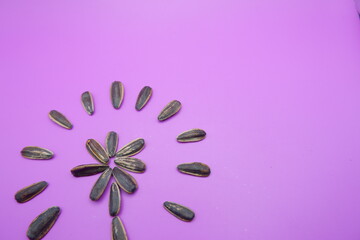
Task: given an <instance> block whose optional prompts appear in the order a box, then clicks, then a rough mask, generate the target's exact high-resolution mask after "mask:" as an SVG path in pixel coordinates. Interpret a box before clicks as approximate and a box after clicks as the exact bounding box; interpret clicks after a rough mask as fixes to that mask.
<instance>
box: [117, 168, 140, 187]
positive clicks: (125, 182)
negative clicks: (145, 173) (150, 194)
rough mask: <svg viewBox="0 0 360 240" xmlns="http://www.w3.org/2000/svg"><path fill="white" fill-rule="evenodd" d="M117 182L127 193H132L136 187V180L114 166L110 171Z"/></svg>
mask: <svg viewBox="0 0 360 240" xmlns="http://www.w3.org/2000/svg"><path fill="white" fill-rule="evenodd" d="M112 174H113V176H114V178H115V180H116V182H117V184H118V185H119V187H121V188H122V189H123V190H124V191H125V192H127V193H134V192H135V191H136V189H137V187H138V186H137V182H136V180H135V179H134V178H133V177H132V176H131V175H130V174H128V173H127V172H124V171H123V170H121V169H120V168H117V167H114V170H113V172H112Z"/></svg>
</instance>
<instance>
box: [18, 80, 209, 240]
mask: <svg viewBox="0 0 360 240" xmlns="http://www.w3.org/2000/svg"><path fill="white" fill-rule="evenodd" d="M151 96H152V89H151V87H148V86H145V87H144V88H143V89H142V90H141V91H140V93H139V96H138V98H137V101H136V104H135V109H136V110H137V111H140V110H141V109H143V108H144V107H145V105H146V104H147V103H148V101H149V99H150V98H151ZM110 98H111V103H112V105H113V107H114V108H115V109H119V108H120V107H121V104H122V101H123V99H124V85H123V84H122V83H121V82H119V81H115V82H113V83H112V84H111V88H110ZM81 103H82V106H83V108H84V109H85V111H86V113H87V114H89V115H90V116H91V115H93V113H94V111H95V107H94V99H93V97H92V94H91V93H90V92H89V91H86V92H84V93H82V94H81ZM180 109H181V103H180V102H179V101H177V100H173V101H171V102H170V103H169V104H167V105H166V106H165V108H164V109H163V110H162V111H161V112H160V114H159V115H158V120H159V121H160V122H162V121H165V120H167V119H169V118H171V117H173V116H174V115H175V114H177V113H178V112H179V111H180ZM49 118H50V119H51V120H52V121H53V122H54V123H56V124H58V125H59V126H61V127H63V128H65V129H68V130H71V129H72V128H73V124H72V123H71V122H70V121H69V120H68V119H67V118H66V117H65V116H64V115H63V114H62V113H60V112H58V111H56V110H52V111H50V113H49ZM205 137H206V133H205V131H204V130H202V129H191V130H188V131H185V132H183V133H181V134H180V135H179V136H178V137H177V141H178V142H181V143H189V142H198V141H201V140H203V139H204V138H205ZM118 142H119V137H118V134H117V133H116V132H114V131H111V132H109V133H108V134H107V136H106V140H105V148H104V147H103V146H102V145H101V144H100V143H99V142H97V141H96V140H94V139H88V140H87V141H86V144H85V146H86V149H87V151H88V152H89V153H90V155H91V156H92V157H93V158H95V159H96V160H97V161H98V162H99V163H98V164H95V163H92V164H84V165H79V166H76V167H74V168H73V169H71V173H72V175H73V176H74V177H85V176H91V175H96V174H99V173H101V175H100V176H99V178H98V179H97V181H96V182H95V184H94V186H93V187H92V189H91V191H90V199H91V200H93V201H97V200H98V199H100V198H101V196H102V195H103V193H104V191H105V189H106V187H107V185H108V183H109V182H110V179H111V178H112V177H113V178H114V179H115V182H114V183H112V184H111V189H110V198H109V214H110V216H112V217H113V220H112V239H115V240H126V239H128V237H127V234H126V230H125V228H124V225H123V223H122V221H121V219H120V218H119V217H117V215H118V214H119V211H120V206H121V191H125V192H126V193H129V194H132V193H134V192H135V191H136V190H137V188H138V185H137V182H136V180H135V178H134V177H132V176H131V175H130V174H129V173H127V172H126V171H125V170H127V171H130V172H135V173H143V172H145V170H146V165H145V163H144V162H142V161H141V160H140V159H138V158H134V157H132V156H134V155H136V154H137V153H139V152H141V151H142V150H143V148H144V146H145V140H144V139H142V138H138V139H135V140H134V141H132V142H130V143H128V144H126V145H125V146H124V147H122V148H121V149H120V150H118V151H117V148H118ZM21 155H22V156H23V157H25V158H28V159H36V160H49V159H51V158H53V157H54V153H53V152H52V151H50V150H48V149H45V148H41V147H33V146H30V147H25V148H23V149H22V151H21ZM112 158H115V159H114V162H115V164H116V165H117V166H118V167H114V169H112V168H110V167H109V166H108V164H109V161H110V160H111V159H112ZM177 169H178V171H179V172H181V173H184V174H188V175H192V176H197V177H207V176H209V175H210V168H209V167H208V166H207V165H206V164H204V163H200V162H192V163H183V164H179V165H178V166H177ZM47 186H48V183H47V182H45V181H41V182H38V183H34V184H32V185H30V186H28V187H25V188H23V189H21V190H19V191H18V192H17V193H16V194H15V199H16V201H18V202H19V203H24V202H27V201H29V200H31V199H32V198H34V197H35V196H37V195H38V194H40V193H41V192H43V191H44V190H45V188H46V187H47ZM163 206H164V208H165V209H166V210H167V211H168V212H170V213H171V214H172V215H174V216H175V217H177V218H178V219H180V220H182V221H187V222H189V221H192V220H193V218H194V217H195V213H194V212H193V211H192V210H190V209H189V208H187V207H185V206H182V205H180V204H177V203H174V202H168V201H165V202H164V203H163ZM60 211H61V210H60V208H59V207H57V206H54V207H51V208H49V209H47V210H45V211H44V212H43V213H41V214H40V215H39V216H38V217H36V218H35V219H34V220H33V222H32V223H31V224H30V226H29V228H28V231H27V236H28V238H29V239H42V238H43V237H44V236H45V235H46V234H47V233H48V232H49V231H50V229H51V228H52V226H53V225H54V224H55V222H56V220H57V218H58V217H59V215H60Z"/></svg>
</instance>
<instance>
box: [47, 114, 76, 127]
mask: <svg viewBox="0 0 360 240" xmlns="http://www.w3.org/2000/svg"><path fill="white" fill-rule="evenodd" d="M49 118H50V119H51V120H52V121H53V122H54V123H56V124H58V125H59V126H61V127H63V128H66V129H72V128H73V125H72V123H71V122H70V121H69V120H68V119H67V118H66V117H65V116H64V115H63V114H62V113H60V112H58V111H56V110H51V111H50V113H49Z"/></svg>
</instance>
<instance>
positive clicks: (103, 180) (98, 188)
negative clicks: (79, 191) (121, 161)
mask: <svg viewBox="0 0 360 240" xmlns="http://www.w3.org/2000/svg"><path fill="white" fill-rule="evenodd" d="M111 173H112V169H111V168H108V169H106V170H105V171H104V172H103V173H102V174H101V175H100V177H99V179H98V180H97V181H96V183H95V185H94V187H93V188H92V189H91V192H90V199H91V200H93V201H97V200H99V199H100V197H101V196H102V195H103V193H104V191H105V189H106V187H107V185H108V183H109V180H110V177H111Z"/></svg>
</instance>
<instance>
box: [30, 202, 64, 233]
mask: <svg viewBox="0 0 360 240" xmlns="http://www.w3.org/2000/svg"><path fill="white" fill-rule="evenodd" d="M59 215H60V208H59V207H51V208H49V209H47V210H46V211H44V212H43V213H41V214H40V215H39V216H38V217H36V218H35V219H34V220H33V221H32V222H31V224H30V226H29V228H28V230H27V233H26V235H27V237H28V238H29V239H31V240H39V239H42V238H43V237H44V236H45V235H46V234H47V233H48V232H49V231H50V229H51V228H52V227H53V225H54V224H55V222H56V220H57V219H58V217H59Z"/></svg>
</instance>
